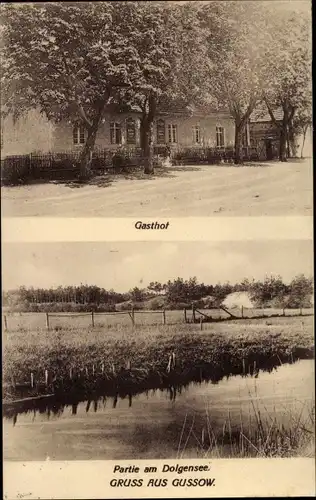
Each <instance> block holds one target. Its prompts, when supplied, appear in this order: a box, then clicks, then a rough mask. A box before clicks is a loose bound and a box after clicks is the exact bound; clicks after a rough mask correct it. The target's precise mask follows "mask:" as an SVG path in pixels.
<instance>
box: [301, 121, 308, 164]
mask: <svg viewBox="0 0 316 500" xmlns="http://www.w3.org/2000/svg"><path fill="white" fill-rule="evenodd" d="M307 130H308V125H305V127H304V129H303V143H302V148H301V158H304V156H303V151H304V146H305V140H306V134H307Z"/></svg>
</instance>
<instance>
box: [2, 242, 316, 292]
mask: <svg viewBox="0 0 316 500" xmlns="http://www.w3.org/2000/svg"><path fill="white" fill-rule="evenodd" d="M300 273H304V274H305V275H306V276H312V275H313V247H312V242H311V241H294V240H292V241H280V240H279V241H262V242H260V241H255V242H254V241H240V242H221V243H205V242H171V243H170V242H119V243H40V244H39V243H23V244H22V243H3V244H2V286H3V289H4V290H8V289H13V288H17V287H19V286H22V285H24V286H26V287H30V286H33V287H42V288H46V287H57V286H59V285H61V286H67V285H80V284H81V283H83V284H89V285H97V286H100V287H103V288H105V289H108V290H109V289H111V288H113V289H114V290H116V291H117V292H127V291H128V290H130V289H131V288H133V287H134V286H138V287H140V288H142V287H143V288H145V287H146V286H147V285H148V284H149V283H150V282H151V281H159V282H163V283H165V282H167V281H168V280H169V279H170V280H173V279H176V278H177V277H181V278H184V279H188V278H189V277H192V276H196V277H197V278H198V280H199V281H200V282H204V283H206V284H216V283H218V282H221V283H223V282H226V281H229V282H230V283H232V284H233V283H236V282H238V281H240V280H242V279H243V278H249V279H252V278H254V279H261V280H262V279H264V277H265V276H266V275H271V274H273V275H276V274H279V275H281V276H282V278H283V280H284V281H285V282H289V281H291V279H292V278H293V277H294V276H296V275H297V274H300Z"/></svg>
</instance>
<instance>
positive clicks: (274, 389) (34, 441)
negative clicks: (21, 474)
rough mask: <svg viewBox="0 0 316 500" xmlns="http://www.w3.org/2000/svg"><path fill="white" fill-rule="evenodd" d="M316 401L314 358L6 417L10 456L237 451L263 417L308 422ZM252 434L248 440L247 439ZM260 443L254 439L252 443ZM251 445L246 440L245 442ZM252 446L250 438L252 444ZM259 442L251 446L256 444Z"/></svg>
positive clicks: (6, 456)
mask: <svg viewBox="0 0 316 500" xmlns="http://www.w3.org/2000/svg"><path fill="white" fill-rule="evenodd" d="M313 405H314V360H301V361H298V362H297V363H294V364H284V365H282V366H280V367H278V368H277V369H276V370H274V371H273V372H271V373H268V372H260V373H259V375H258V377H257V378H255V377H250V376H248V377H242V376H232V377H230V378H228V379H223V380H221V381H220V382H218V383H217V384H212V383H209V382H203V383H201V384H197V383H192V384H190V385H188V386H187V387H185V388H182V389H179V388H177V389H176V390H156V391H149V392H148V393H146V394H138V395H135V396H133V397H130V398H128V397H127V398H124V399H120V398H119V399H118V400H117V401H116V400H114V399H113V398H103V399H102V400H99V401H91V402H89V403H88V402H81V403H79V404H78V405H76V406H75V407H74V408H73V407H72V406H71V405H69V406H65V407H64V408H62V410H61V412H60V413H59V414H54V412H52V411H50V412H49V411H46V412H45V413H41V412H38V411H34V412H33V411H32V412H28V413H22V414H19V415H17V419H16V422H15V425H13V420H12V419H9V418H4V419H3V436H4V437H3V443H4V444H3V457H4V459H5V460H45V459H50V460H89V459H94V460H101V459H102V460H104V459H108V460H118V459H122V460H123V459H150V458H176V457H178V458H197V457H203V456H207V454H208V453H212V454H213V455H212V456H214V453H215V456H216V454H217V456H221V457H228V456H232V449H233V447H234V443H235V442H236V441H238V439H239V438H240V429H242V433H243V435H245V436H248V437H249V436H251V435H253V436H254V433H255V429H256V428H257V427H258V425H257V419H258V416H259V417H260V420H261V421H262V422H263V423H264V425H267V426H268V427H269V426H270V427H269V428H271V423H272V422H273V421H275V422H277V423H278V425H281V424H283V425H284V426H285V427H289V426H293V423H294V425H295V426H296V422H297V424H298V423H299V425H300V426H306V427H307V426H308V425H309V424H310V411H311V408H312V406H313ZM245 439H246V438H245ZM253 442H254V441H253ZM245 443H246V441H245ZM248 444H249V443H248ZM251 447H252V448H253V447H254V446H253V445H252V444H250V448H251Z"/></svg>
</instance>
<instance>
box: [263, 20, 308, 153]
mask: <svg viewBox="0 0 316 500" xmlns="http://www.w3.org/2000/svg"><path fill="white" fill-rule="evenodd" d="M310 26H311V21H310V15H309V14H306V13H305V12H304V13H302V12H301V13H299V15H298V14H297V13H295V12H289V13H288V12H282V15H276V14H275V15H274V16H271V20H270V24H269V31H270V37H272V38H273V45H271V46H270V47H269V48H268V49H267V53H266V56H267V67H266V70H267V71H266V74H267V78H266V87H265V90H264V92H263V96H264V101H265V103H266V105H267V109H268V112H269V114H270V117H271V120H272V122H273V123H274V125H275V126H276V127H277V129H278V131H279V137H280V149H279V160H280V161H286V160H287V157H289V156H292V155H293V156H296V154H297V153H296V149H297V147H296V136H297V135H298V133H300V131H302V130H303V131H304V127H305V126H306V125H307V126H308V125H309V124H310V123H311V108H312V86H311V61H312V56H311V33H310ZM277 109H281V110H282V114H283V117H282V120H281V121H280V122H279V121H277V120H276V118H275V110H277ZM306 130H307V129H306ZM305 134H306V132H305Z"/></svg>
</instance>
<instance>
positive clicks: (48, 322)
mask: <svg viewBox="0 0 316 500" xmlns="http://www.w3.org/2000/svg"><path fill="white" fill-rule="evenodd" d="M27 314H28V313H25V316H26V315H27ZM30 314H31V316H35V315H37V316H42V317H43V323H42V324H40V323H38V322H37V323H36V327H37V328H41V327H42V328H44V327H45V328H46V329H47V330H51V329H54V326H53V325H52V320H53V319H54V318H62V319H66V318H67V320H70V322H71V320H72V319H75V318H80V317H82V318H87V319H89V322H88V324H86V326H91V327H92V328H94V327H95V326H96V318H98V320H99V319H100V318H101V317H103V316H106V317H110V316H112V317H116V318H119V317H122V316H125V317H128V318H129V320H130V321H131V325H132V326H136V325H137V320H136V317H137V315H142V314H148V315H156V316H157V315H158V316H160V318H161V321H160V322H161V324H163V325H166V324H167V319H166V310H165V309H162V310H157V311H149V310H135V309H131V310H130V311H113V312H94V311H91V312H87V313H86V312H83V313H30ZM20 317H21V318H23V313H22V314H21V316H20ZM44 318H45V324H44ZM2 320H3V327H4V330H5V331H13V330H14V328H10V315H8V314H3V315H2ZM12 322H13V321H12ZM22 322H23V320H22ZM118 323H119V322H118Z"/></svg>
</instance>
